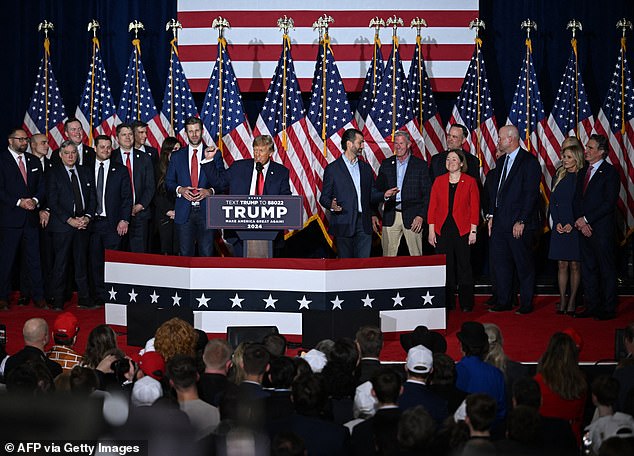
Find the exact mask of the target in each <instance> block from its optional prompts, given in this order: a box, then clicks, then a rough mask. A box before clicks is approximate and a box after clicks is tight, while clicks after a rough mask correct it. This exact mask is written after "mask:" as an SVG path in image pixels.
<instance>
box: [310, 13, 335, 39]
mask: <svg viewBox="0 0 634 456" xmlns="http://www.w3.org/2000/svg"><path fill="white" fill-rule="evenodd" d="M334 22H335V20H334V19H333V18H332V16H328V15H327V14H324V15H323V16H321V17H320V18H318V19H317V20H316V21H315V22H313V30H318V31H319V40H320V41H321V39H322V38H323V37H324V36H327V35H328V29H329V28H330V24H332V23H334Z"/></svg>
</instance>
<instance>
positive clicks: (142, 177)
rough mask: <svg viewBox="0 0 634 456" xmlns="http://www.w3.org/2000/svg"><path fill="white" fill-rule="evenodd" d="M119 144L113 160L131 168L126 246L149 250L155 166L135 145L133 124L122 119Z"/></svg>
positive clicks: (119, 128)
mask: <svg viewBox="0 0 634 456" xmlns="http://www.w3.org/2000/svg"><path fill="white" fill-rule="evenodd" d="M117 142H118V143H119V147H118V148H117V149H115V150H114V151H112V156H111V158H110V159H111V160H112V162H113V163H121V164H123V165H124V166H125V167H126V168H128V176H129V178H130V182H131V186H132V217H131V218H130V225H129V226H128V234H127V236H128V239H127V243H128V245H127V247H128V248H129V250H130V251H131V252H136V253H146V252H147V251H148V238H149V232H150V219H151V217H152V214H151V211H150V203H151V202H152V198H153V197H154V191H155V185H154V166H152V160H151V159H150V157H149V155H148V154H146V153H144V152H141V151H140V150H138V149H134V147H133V144H134V134H133V132H132V127H131V126H130V125H128V124H125V123H122V124H119V125H117Z"/></svg>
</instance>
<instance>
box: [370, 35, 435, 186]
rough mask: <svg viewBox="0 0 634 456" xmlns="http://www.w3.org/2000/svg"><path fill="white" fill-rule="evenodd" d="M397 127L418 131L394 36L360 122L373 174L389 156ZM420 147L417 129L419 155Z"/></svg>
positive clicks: (414, 149) (416, 152)
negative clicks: (370, 100)
mask: <svg viewBox="0 0 634 456" xmlns="http://www.w3.org/2000/svg"><path fill="white" fill-rule="evenodd" d="M398 130H404V131H407V132H409V133H410V134H412V132H417V131H418V130H417V128H416V125H415V124H414V114H413V112H412V106H411V103H410V93H409V89H408V87H407V76H406V74H405V71H404V70H403V65H402V63H401V57H400V53H399V47H398V39H397V38H396V37H394V39H393V43H392V53H391V54H390V58H389V60H388V61H387V64H386V66H385V70H384V71H383V78H381V83H380V84H379V86H378V88H377V91H376V98H375V99H374V102H373V103H372V108H371V109H370V113H369V114H368V117H367V118H366V119H365V125H364V126H363V136H364V137H365V141H366V150H365V155H366V159H367V160H368V163H369V164H370V166H372V169H373V170H374V174H377V173H378V172H379V166H381V162H382V161H383V159H385V158H387V157H391V156H392V149H393V144H394V136H393V135H394V133H395V132H397V131H398ZM416 139H418V141H416ZM423 148H424V145H423V144H422V137H421V136H420V133H419V134H418V138H416V137H413V138H412V153H413V154H414V155H417V156H418V157H422V151H423Z"/></svg>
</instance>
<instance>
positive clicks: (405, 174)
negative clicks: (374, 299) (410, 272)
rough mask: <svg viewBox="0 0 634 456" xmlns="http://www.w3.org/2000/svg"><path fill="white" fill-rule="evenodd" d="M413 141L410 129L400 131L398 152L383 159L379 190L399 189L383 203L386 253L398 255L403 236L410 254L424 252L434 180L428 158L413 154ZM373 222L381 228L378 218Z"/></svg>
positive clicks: (395, 136)
mask: <svg viewBox="0 0 634 456" xmlns="http://www.w3.org/2000/svg"><path fill="white" fill-rule="evenodd" d="M411 143H412V142H411V140H410V137H409V134H408V133H407V132H404V131H397V132H396V133H395V134H394V156H392V157H390V158H386V159H385V160H383V162H382V163H381V166H380V168H379V174H378V176H377V178H376V188H377V189H378V190H379V191H382V192H386V191H388V190H389V189H391V188H394V187H396V188H397V189H398V192H396V193H395V194H394V195H392V196H391V197H389V198H386V199H385V203H384V205H383V235H382V237H381V244H382V246H383V256H396V254H397V253H398V247H399V244H400V243H401V237H403V236H405V241H406V242H407V248H408V249H409V254H410V255H412V256H414V255H422V254H423V236H422V235H423V219H424V217H425V215H426V214H427V206H428V204H429V193H430V191H431V180H430V179H429V169H428V167H427V163H426V162H425V160H422V159H420V158H418V157H414V156H413V155H412V153H411V149H410V145H411ZM373 222H375V227H374V228H375V231H377V232H378V219H373Z"/></svg>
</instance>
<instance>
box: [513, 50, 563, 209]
mask: <svg viewBox="0 0 634 456" xmlns="http://www.w3.org/2000/svg"><path fill="white" fill-rule="evenodd" d="M507 124H512V125H515V126H516V127H517V129H518V130H519V133H520V145H521V146H522V147H523V148H524V149H526V150H527V151H528V152H530V153H531V154H533V155H535V156H536V157H537V160H538V161H539V164H540V166H541V168H542V191H543V192H544V195H545V196H546V198H547V199H548V198H549V197H550V186H551V182H552V179H553V176H554V175H555V169H556V166H557V165H558V164H559V156H558V154H557V152H556V151H554V150H553V149H552V148H547V147H546V146H547V144H548V134H547V132H546V131H547V130H550V129H549V127H548V118H547V117H546V113H545V112H544V105H543V104H542V99H541V94H540V92H539V86H538V85H537V75H536V74H535V67H534V66H533V52H532V46H531V40H530V39H527V40H526V55H525V57H524V60H523V62H522V67H521V68H520V75H519V79H518V81H517V87H516V89H515V95H513V104H512V105H511V111H510V112H509V118H508V121H507ZM550 134H551V135H552V133H550Z"/></svg>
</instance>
